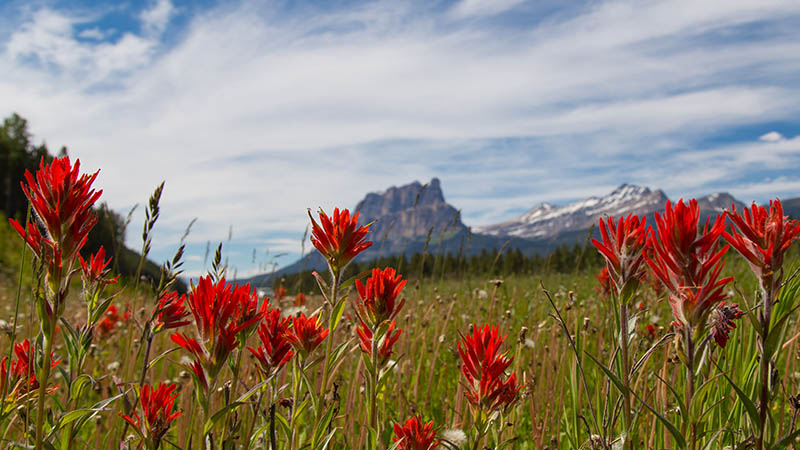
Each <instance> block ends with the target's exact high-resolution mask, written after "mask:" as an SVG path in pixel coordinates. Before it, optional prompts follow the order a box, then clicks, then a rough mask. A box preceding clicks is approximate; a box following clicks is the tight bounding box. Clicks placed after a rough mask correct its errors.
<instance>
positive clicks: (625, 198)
mask: <svg viewBox="0 0 800 450" xmlns="http://www.w3.org/2000/svg"><path fill="white" fill-rule="evenodd" d="M667 200H668V199H667V196H666V195H665V194H664V192H663V191H661V190H660V189H657V190H655V191H651V190H650V189H649V188H647V187H642V186H635V185H629V184H623V185H621V186H619V187H618V188H616V189H614V191H612V192H611V193H610V194H608V195H605V196H603V197H589V198H587V199H585V200H580V201H577V202H573V203H569V204H567V205H564V206H554V205H551V204H549V203H542V204H541V205H539V206H537V207H535V208H533V209H531V210H530V211H528V212H526V213H525V214H523V215H521V216H519V217H517V218H516V219H513V220H509V221H507V222H502V223H498V224H494V225H488V226H484V227H476V228H474V231H475V232H476V233H485V234H490V235H494V236H508V237H512V236H513V237H520V238H527V239H547V238H551V237H554V236H557V235H559V234H562V233H564V232H569V231H577V230H586V229H588V228H589V227H590V226H592V225H593V224H596V223H597V221H598V219H600V218H601V217H605V216H621V215H627V214H630V213H633V214H636V215H646V214H649V213H652V212H653V211H657V210H661V209H663V208H664V204H665V203H666V201H667Z"/></svg>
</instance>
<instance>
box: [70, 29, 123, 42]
mask: <svg viewBox="0 0 800 450" xmlns="http://www.w3.org/2000/svg"><path fill="white" fill-rule="evenodd" d="M113 34H114V30H113V29H111V30H106V31H103V30H101V29H100V28H98V27H92V28H86V29H85V30H81V31H80V32H79V33H78V37H81V38H84V39H92V40H95V41H101V40H103V39H106V38H107V37H109V36H111V35H113Z"/></svg>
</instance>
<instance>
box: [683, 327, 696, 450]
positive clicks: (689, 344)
mask: <svg viewBox="0 0 800 450" xmlns="http://www.w3.org/2000/svg"><path fill="white" fill-rule="evenodd" d="M685 329H686V335H685V338H686V391H685V394H686V399H685V403H684V404H685V405H686V409H687V410H688V411H691V410H692V398H693V397H694V352H695V348H694V338H693V336H692V328H691V327H690V326H689V325H685ZM683 428H684V435H685V434H686V424H684V427H683ZM688 431H689V450H696V449H697V423H696V422H695V421H694V420H693V419H692V418H691V414H689V430H688Z"/></svg>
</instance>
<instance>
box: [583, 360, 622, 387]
mask: <svg viewBox="0 0 800 450" xmlns="http://www.w3.org/2000/svg"><path fill="white" fill-rule="evenodd" d="M583 353H584V354H585V355H586V356H588V357H589V359H591V360H592V361H593V362H594V363H595V364H597V367H599V368H600V369H601V370H602V371H603V373H605V374H606V376H607V377H608V379H610V380H611V381H612V382H614V386H616V387H617V389H619V391H620V392H622V393H625V385H624V384H622V381H621V380H620V379H619V377H618V376H617V374H615V373H614V372H612V371H611V370H610V369H609V368H608V367H606V366H605V364H603V363H601V362H600V361H598V360H597V359H596V358H595V357H594V356H592V354H591V353H589V352H583Z"/></svg>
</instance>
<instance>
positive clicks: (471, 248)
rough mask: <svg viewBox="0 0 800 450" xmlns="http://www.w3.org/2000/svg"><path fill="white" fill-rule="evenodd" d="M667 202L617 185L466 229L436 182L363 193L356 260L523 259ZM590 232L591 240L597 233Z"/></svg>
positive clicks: (310, 260)
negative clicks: (361, 241)
mask: <svg viewBox="0 0 800 450" xmlns="http://www.w3.org/2000/svg"><path fill="white" fill-rule="evenodd" d="M667 200H669V199H668V198H667V196H666V194H664V192H663V191H661V190H660V189H656V190H650V189H649V188H647V187H643V186H635V185H629V184H623V185H621V186H619V187H618V188H616V189H614V190H613V191H612V192H611V193H609V194H608V195H605V196H602V197H594V196H593V197H589V198H587V199H585V200H580V201H576V202H572V203H569V204H567V205H563V206H556V205H552V204H549V203H542V204H540V205H539V206H536V207H535V208H533V209H531V210H529V211H527V212H526V213H524V214H522V215H521V216H519V217H517V218H515V219H512V220H509V221H506V222H502V223H498V224H494V225H487V226H482V227H474V228H472V229H470V228H469V227H467V225H465V224H464V223H463V222H462V221H461V216H460V213H459V211H458V210H457V209H456V208H455V207H454V206H452V205H450V204H449V203H447V201H446V200H445V197H444V193H443V191H442V186H441V182H440V181H439V179H438V178H433V179H432V180H431V181H430V182H428V183H427V184H424V185H423V184H421V183H420V182H418V181H414V182H413V183H410V184H407V185H404V186H399V187H395V186H393V187H390V188H388V189H387V190H385V191H383V192H373V193H369V194H367V195H366V196H365V197H364V199H363V200H361V201H360V202H358V204H357V205H356V208H355V210H356V211H358V212H359V217H358V219H359V223H360V224H362V225H364V224H367V223H370V222H371V223H372V225H371V226H370V239H371V240H372V241H373V244H372V247H370V248H369V249H368V250H366V251H365V252H363V253H361V254H360V255H358V257H357V258H358V261H360V262H363V261H369V260H370V259H375V258H378V257H381V256H392V255H399V254H401V253H404V252H405V254H406V255H409V256H410V255H412V254H414V253H418V252H422V251H423V250H425V249H426V248H427V252H428V253H429V254H438V253H448V252H451V253H454V254H457V253H460V252H463V254H474V253H479V252H481V251H482V250H487V251H492V250H497V249H500V248H515V249H519V250H520V251H522V252H523V253H526V254H532V253H546V252H549V251H552V250H554V249H555V248H556V247H558V246H560V245H562V244H567V245H573V244H576V243H578V244H580V243H583V242H585V241H586V238H587V232H588V230H589V229H590V228H591V227H592V225H596V224H597V223H598V221H599V220H600V219H601V218H604V217H609V216H612V217H618V216H622V215H626V216H627V215H628V214H631V213H632V214H636V215H640V216H645V217H646V218H647V222H648V223H655V221H654V220H653V219H654V213H655V212H656V211H662V210H663V209H664V204H665V203H666V202H667ZM697 202H698V205H699V207H700V211H701V217H700V218H701V220H702V221H705V219H706V218H707V217H711V216H716V215H717V214H719V213H720V212H722V211H723V210H724V209H726V208H730V206H731V204H735V205H736V208H737V209H739V208H743V207H744V205H743V204H742V202H740V201H739V200H737V199H736V198H734V197H733V196H732V195H730V194H728V193H726V192H719V193H715V194H711V195H707V196H705V197H700V198H698V199H697ZM784 205H785V206H787V205H788V208H787V214H790V215H792V214H793V213H800V198H798V199H791V200H788V201H786V202H784ZM790 211H791V212H790ZM594 232H595V234H598V231H597V229H595V230H594ZM325 268H326V265H325V261H324V260H323V259H322V257H321V256H320V255H319V254H318V253H317V252H316V251H311V252H310V253H308V254H307V255H304V256H303V257H302V258H301V259H300V260H298V261H297V262H295V263H293V264H291V265H289V266H287V267H284V268H282V269H281V270H279V271H277V272H276V273H274V274H263V275H258V276H256V277H253V278H251V279H249V280H247V281H249V282H251V283H255V284H256V285H259V286H265V285H269V284H271V282H272V279H273V278H274V277H280V276H282V275H283V274H290V273H295V272H299V271H302V270H308V269H313V270H318V271H320V270H325Z"/></svg>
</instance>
